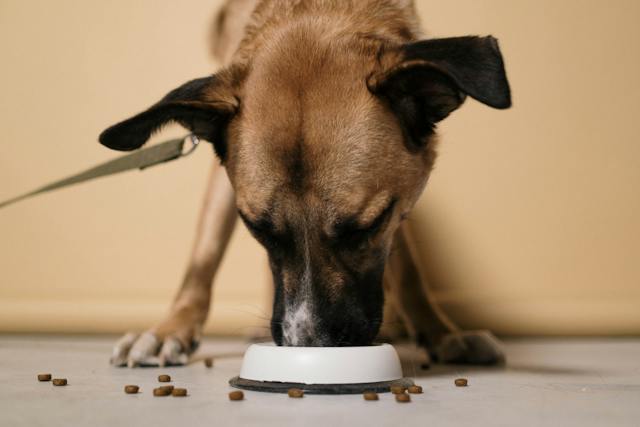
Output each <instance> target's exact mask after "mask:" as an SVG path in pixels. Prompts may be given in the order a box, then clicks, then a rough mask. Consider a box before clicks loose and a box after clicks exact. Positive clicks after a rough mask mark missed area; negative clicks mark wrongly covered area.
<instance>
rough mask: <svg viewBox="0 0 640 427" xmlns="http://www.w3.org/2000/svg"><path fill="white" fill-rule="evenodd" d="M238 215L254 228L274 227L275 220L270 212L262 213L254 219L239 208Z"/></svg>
mask: <svg viewBox="0 0 640 427" xmlns="http://www.w3.org/2000/svg"><path fill="white" fill-rule="evenodd" d="M238 215H239V216H240V218H241V219H242V221H244V223H245V224H246V225H247V226H248V227H250V228H252V229H254V230H259V229H271V228H273V222H272V220H271V216H270V215H269V214H268V213H263V214H260V215H259V216H258V217H256V218H255V219H253V218H251V217H250V216H249V215H247V214H246V213H244V212H242V211H241V210H240V209H238Z"/></svg>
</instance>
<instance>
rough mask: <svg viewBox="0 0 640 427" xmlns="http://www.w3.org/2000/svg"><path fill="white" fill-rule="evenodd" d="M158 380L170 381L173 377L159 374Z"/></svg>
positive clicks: (162, 381)
mask: <svg viewBox="0 0 640 427" xmlns="http://www.w3.org/2000/svg"><path fill="white" fill-rule="evenodd" d="M158 381H160V382H161V383H168V382H171V377H170V376H169V375H159V376H158Z"/></svg>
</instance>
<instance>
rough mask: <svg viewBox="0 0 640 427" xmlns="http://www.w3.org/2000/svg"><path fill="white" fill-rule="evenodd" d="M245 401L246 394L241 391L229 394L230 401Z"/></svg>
mask: <svg viewBox="0 0 640 427" xmlns="http://www.w3.org/2000/svg"><path fill="white" fill-rule="evenodd" d="M242 399H244V393H243V392H241V391H240V390H236V391H232V392H231V393H229V400H242Z"/></svg>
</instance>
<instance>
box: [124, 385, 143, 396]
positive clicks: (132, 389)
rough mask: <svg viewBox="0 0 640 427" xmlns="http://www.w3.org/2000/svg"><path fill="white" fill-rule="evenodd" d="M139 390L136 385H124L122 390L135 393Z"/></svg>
mask: <svg viewBox="0 0 640 427" xmlns="http://www.w3.org/2000/svg"><path fill="white" fill-rule="evenodd" d="M139 390H140V387H138V386H137V385H126V386H124V392H125V393H127V394H136V393H137V392H138V391H139Z"/></svg>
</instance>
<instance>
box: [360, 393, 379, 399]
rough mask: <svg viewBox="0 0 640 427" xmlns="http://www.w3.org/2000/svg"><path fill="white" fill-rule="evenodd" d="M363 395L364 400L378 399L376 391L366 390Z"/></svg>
mask: <svg viewBox="0 0 640 427" xmlns="http://www.w3.org/2000/svg"><path fill="white" fill-rule="evenodd" d="M362 396H363V397H364V400H378V393H374V392H373V391H368V392H365V393H364V394H363V395H362Z"/></svg>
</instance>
